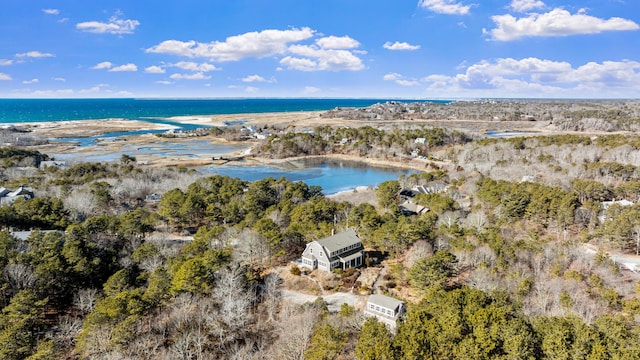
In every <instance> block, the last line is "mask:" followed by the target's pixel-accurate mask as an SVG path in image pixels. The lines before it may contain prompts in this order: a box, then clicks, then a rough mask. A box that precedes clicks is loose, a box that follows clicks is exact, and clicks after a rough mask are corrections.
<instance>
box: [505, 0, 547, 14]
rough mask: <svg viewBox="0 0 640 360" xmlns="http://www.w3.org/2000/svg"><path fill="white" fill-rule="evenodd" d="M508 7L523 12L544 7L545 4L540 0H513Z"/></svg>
mask: <svg viewBox="0 0 640 360" xmlns="http://www.w3.org/2000/svg"><path fill="white" fill-rule="evenodd" d="M509 7H510V8H511V9H513V10H515V11H519V12H525V11H529V10H533V9H540V8H543V7H545V4H544V3H543V2H542V1H540V0H513V1H511V4H509Z"/></svg>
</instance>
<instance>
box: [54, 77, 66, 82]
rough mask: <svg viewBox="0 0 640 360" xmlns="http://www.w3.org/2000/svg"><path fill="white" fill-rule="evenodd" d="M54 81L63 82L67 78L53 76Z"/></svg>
mask: <svg viewBox="0 0 640 360" xmlns="http://www.w3.org/2000/svg"><path fill="white" fill-rule="evenodd" d="M53 80H54V81H60V82H65V81H67V79H65V78H63V77H54V78H53Z"/></svg>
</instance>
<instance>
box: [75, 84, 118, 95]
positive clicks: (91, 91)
mask: <svg viewBox="0 0 640 360" xmlns="http://www.w3.org/2000/svg"><path fill="white" fill-rule="evenodd" d="M108 87H109V84H98V85H95V86H92V87H90V88H87V89H80V90H79V91H78V92H79V93H80V94H95V93H99V92H102V90H103V89H105V88H108ZM106 92H109V93H111V92H112V91H110V90H106Z"/></svg>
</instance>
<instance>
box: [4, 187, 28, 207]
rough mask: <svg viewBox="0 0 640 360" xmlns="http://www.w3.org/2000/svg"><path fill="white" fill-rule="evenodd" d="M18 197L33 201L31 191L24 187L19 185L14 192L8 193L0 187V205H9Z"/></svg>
mask: <svg viewBox="0 0 640 360" xmlns="http://www.w3.org/2000/svg"><path fill="white" fill-rule="evenodd" d="M20 197H22V198H24V199H25V200H29V199H33V197H34V194H33V189H32V188H31V187H29V186H25V185H21V186H20V187H19V188H18V189H16V190H14V191H9V190H8V189H6V188H4V187H0V205H11V204H13V202H14V201H16V199H18V198H20Z"/></svg>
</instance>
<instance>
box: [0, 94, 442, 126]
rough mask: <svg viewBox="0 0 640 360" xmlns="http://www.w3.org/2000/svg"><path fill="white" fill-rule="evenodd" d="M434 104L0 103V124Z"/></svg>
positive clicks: (290, 100)
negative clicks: (377, 105) (378, 105)
mask: <svg viewBox="0 0 640 360" xmlns="http://www.w3.org/2000/svg"><path fill="white" fill-rule="evenodd" d="M388 101H398V102H434V103H445V104H446V103H450V102H452V100H417V99H360V98H353V99H347V98H336V99H322V98H228V99H156V98H144V99H137V98H113V99H107V98H95V99H89V98H82V99H67V98H65V99H35V98H33V99H0V123H3V124H8V123H27V122H55V121H72V120H104V119H127V120H145V119H154V118H155V119H166V118H171V117H175V116H197V115H202V116H204V115H226V114H245V113H271V112H295V111H324V110H331V109H334V108H362V107H367V106H370V105H373V104H376V103H385V102H388Z"/></svg>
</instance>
